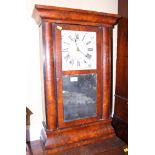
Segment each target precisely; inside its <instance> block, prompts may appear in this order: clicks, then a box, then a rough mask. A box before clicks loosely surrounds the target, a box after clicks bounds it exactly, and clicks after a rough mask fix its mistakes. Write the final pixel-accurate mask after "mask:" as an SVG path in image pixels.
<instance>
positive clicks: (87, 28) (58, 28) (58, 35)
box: [55, 24, 103, 128]
mask: <svg viewBox="0 0 155 155" xmlns="http://www.w3.org/2000/svg"><path fill="white" fill-rule="evenodd" d="M61 30H74V31H88V32H96V63H97V64H96V69H89V70H69V71H62V54H61V51H62V49H61ZM55 38H56V40H55V60H56V62H55V69H56V81H57V107H58V108H57V111H58V127H59V128H64V127H69V126H76V125H82V124H85V123H90V122H95V121H98V120H100V119H101V118H102V107H103V102H102V101H103V95H102V94H103V93H102V89H103V87H102V86H103V84H102V81H103V80H102V79H103V77H102V76H103V73H102V70H103V68H102V46H101V45H102V41H103V38H102V28H101V27H100V26H87V25H73V24H55ZM76 74H78V75H83V74H96V75H97V80H96V81H97V85H96V116H91V117H87V118H81V119H78V120H71V121H68V122H65V121H64V106H63V95H62V76H63V75H76Z"/></svg>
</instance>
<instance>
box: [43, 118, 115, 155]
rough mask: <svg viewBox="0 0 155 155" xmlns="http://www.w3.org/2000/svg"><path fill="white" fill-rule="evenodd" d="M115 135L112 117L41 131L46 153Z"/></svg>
mask: <svg viewBox="0 0 155 155" xmlns="http://www.w3.org/2000/svg"><path fill="white" fill-rule="evenodd" d="M114 136H115V132H114V129H113V128H112V126H111V120H110V119H109V120H101V121H98V122H93V123H89V124H83V125H81V126H76V127H69V128H64V129H58V130H55V131H48V130H46V129H45V128H44V129H43V130H42V131H41V141H42V144H43V149H44V151H45V153H46V154H53V153H56V152H61V151H64V150H67V149H71V148H73V147H79V146H82V145H86V144H90V143H94V142H97V141H99V140H103V139H108V138H112V137H114Z"/></svg>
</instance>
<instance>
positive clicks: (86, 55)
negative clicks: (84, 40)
mask: <svg viewBox="0 0 155 155" xmlns="http://www.w3.org/2000/svg"><path fill="white" fill-rule="evenodd" d="M75 44H76V48H77V51H78V52H80V53H82V54H83V55H84V56H85V57H86V58H88V59H91V55H90V54H88V53H87V54H84V53H83V52H82V51H81V50H80V49H79V47H78V45H77V41H76V39H75Z"/></svg>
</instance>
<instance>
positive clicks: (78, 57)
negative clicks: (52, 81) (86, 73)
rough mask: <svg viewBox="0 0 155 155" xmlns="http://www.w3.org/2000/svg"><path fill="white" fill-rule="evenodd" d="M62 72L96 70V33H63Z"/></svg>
mask: <svg viewBox="0 0 155 155" xmlns="http://www.w3.org/2000/svg"><path fill="white" fill-rule="evenodd" d="M61 51H62V70H63V71H67V70H86V69H96V32H88V31H72V30H62V31H61Z"/></svg>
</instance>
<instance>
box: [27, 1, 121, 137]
mask: <svg viewBox="0 0 155 155" xmlns="http://www.w3.org/2000/svg"><path fill="white" fill-rule="evenodd" d="M34 4H42V5H53V6H59V7H68V8H78V9H85V10H94V11H100V12H107V13H116V14H117V10H118V0H111V1H109V0H102V1H101V0H85V1H84V0H63V1H62V0H33V1H32V0H27V1H26V10H27V15H26V16H27V17H26V20H27V22H26V23H27V24H26V25H25V29H26V31H27V36H26V37H27V38H26V41H27V43H26V44H27V46H26V47H25V48H26V49H27V53H26V55H27V81H26V86H27V94H26V95H27V96H26V104H27V107H28V108H29V109H30V110H31V111H32V113H33V114H32V115H31V121H30V123H31V126H30V139H31V140H36V139H39V134H40V130H41V127H42V126H41V122H42V120H43V116H42V92H41V90H42V89H41V78H40V77H41V76H40V75H41V72H40V55H39V31H38V26H37V24H36V23H35V21H34V19H32V17H31V16H32V10H33V8H34ZM113 36H114V41H113V49H114V53H113V54H114V58H113V59H114V83H115V60H116V49H117V47H116V45H117V44H116V43H117V28H116V27H115V29H114V33H113ZM114 85H115V84H114Z"/></svg>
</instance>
